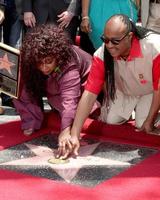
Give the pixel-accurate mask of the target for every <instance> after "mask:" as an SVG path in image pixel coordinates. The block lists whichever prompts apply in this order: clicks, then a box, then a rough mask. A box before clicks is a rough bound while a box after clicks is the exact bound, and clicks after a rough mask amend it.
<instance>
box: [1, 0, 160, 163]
mask: <svg viewBox="0 0 160 200" xmlns="http://www.w3.org/2000/svg"><path fill="white" fill-rule="evenodd" d="M159 9H160V0H112V1H110V0H101V1H99V0H61V1H60V0H34V1H33V0H23V1H21V0H1V1H0V23H1V40H2V41H3V42H4V43H5V44H8V45H10V46H12V47H15V48H19V49H20V52H21V53H20V56H21V68H22V70H21V78H22V80H23V81H22V83H21V84H22V85H21V88H22V89H21V93H20V96H19V98H18V99H13V100H12V99H11V98H10V97H8V96H7V95H4V94H1V98H2V105H5V104H7V103H6V102H13V104H14V106H15V108H16V110H17V112H18V113H19V114H20V117H21V120H22V130H23V133H24V134H25V135H31V134H34V132H35V131H36V130H38V129H40V128H41V125H42V122H43V120H44V116H43V100H42V98H43V97H44V96H46V97H47V98H48V102H49V104H50V105H51V107H52V108H53V109H55V110H57V111H58V112H59V114H60V117H61V131H60V134H59V138H58V146H59V148H58V155H57V157H60V158H63V159H64V158H67V157H68V156H69V155H70V154H72V153H73V154H75V155H78V149H79V147H80V142H79V137H80V132H81V128H82V126H83V124H84V121H85V119H86V118H87V117H88V116H89V115H90V114H91V113H93V112H94V111H95V110H96V109H97V108H98V107H100V110H101V112H100V115H99V116H97V120H101V121H103V122H104V123H107V124H123V123H125V122H126V121H128V120H129V119H130V117H131V115H132V113H133V112H135V127H136V128H137V129H138V130H140V131H142V130H143V131H145V132H146V133H154V130H155V129H156V125H157V124H158V121H159V110H160V14H159ZM137 24H141V25H139V26H138V25H137ZM77 35H79V37H80V42H79V45H78V46H79V47H78V46H76V44H77V38H78V37H77ZM31 41H32V42H31ZM101 93H103V95H102V96H101V95H100V94H101ZM98 101H100V102H98ZM0 112H1V114H2V113H4V110H3V108H2V107H1V110H0ZM4 114H5V113H4ZM53 123H54V122H53Z"/></svg>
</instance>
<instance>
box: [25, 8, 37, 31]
mask: <svg viewBox="0 0 160 200" xmlns="http://www.w3.org/2000/svg"><path fill="white" fill-rule="evenodd" d="M24 23H25V25H26V26H28V27H31V28H33V27H34V26H35V24H36V18H35V16H34V14H33V13H32V12H24Z"/></svg>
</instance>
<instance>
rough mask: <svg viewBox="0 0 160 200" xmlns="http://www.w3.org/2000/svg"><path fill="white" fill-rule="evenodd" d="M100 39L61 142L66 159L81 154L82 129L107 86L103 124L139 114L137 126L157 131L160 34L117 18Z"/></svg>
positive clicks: (159, 98) (107, 26)
mask: <svg viewBox="0 0 160 200" xmlns="http://www.w3.org/2000/svg"><path fill="white" fill-rule="evenodd" d="M102 40H103V42H104V43H103V45H102V46H101V47H100V48H99V49H98V50H97V51H96V52H95V54H94V57H93V62H92V68H91V71H90V74H89V77H88V81H87V84H86V86H85V91H84V93H83V95H82V97H81V100H80V102H79V105H78V109H77V113H76V117H75V120H74V123H73V126H72V129H71V136H70V137H69V138H65V139H64V140H63V138H62V139H61V141H59V152H60V155H62V158H65V157H66V156H68V155H69V154H70V152H73V153H74V154H76V155H78V149H79V146H80V144H79V135H80V131H81V128H82V126H83V123H84V121H85V119H86V118H87V116H88V115H89V113H90V110H91V109H92V106H93V104H94V102H95V101H96V98H97V95H98V94H99V92H100V91H101V90H102V88H104V85H105V88H106V91H105V92H106V98H105V99H104V105H103V106H102V109H101V116H100V120H102V121H103V122H106V123H109V124H122V123H124V122H126V121H127V120H128V119H129V118H130V116H131V114H132V112H133V111H134V110H135V122H136V127H137V128H139V129H140V130H144V131H146V132H147V133H151V132H152V131H153V129H154V125H155V122H156V120H157V117H158V112H159V109H160V35H159V34H156V33H154V32H149V31H148V30H147V29H145V28H142V27H137V26H135V25H134V24H133V22H131V21H130V19H129V18H128V17H127V16H125V15H115V16H112V17H111V18H110V19H109V20H108V21H107V23H106V26H105V29H104V34H103V36H102ZM68 144H69V145H68Z"/></svg>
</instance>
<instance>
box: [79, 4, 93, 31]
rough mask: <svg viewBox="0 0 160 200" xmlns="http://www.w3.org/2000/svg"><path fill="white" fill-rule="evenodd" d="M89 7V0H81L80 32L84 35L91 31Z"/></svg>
mask: <svg viewBox="0 0 160 200" xmlns="http://www.w3.org/2000/svg"><path fill="white" fill-rule="evenodd" d="M89 6H90V0H82V22H81V30H82V31H83V32H85V33H89V32H90V31H91V27H90V23H89V16H88V15H89Z"/></svg>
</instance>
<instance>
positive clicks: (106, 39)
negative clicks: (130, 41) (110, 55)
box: [101, 32, 129, 45]
mask: <svg viewBox="0 0 160 200" xmlns="http://www.w3.org/2000/svg"><path fill="white" fill-rule="evenodd" d="M128 33H129V32H127V33H126V34H125V35H124V36H123V37H122V38H121V39H113V38H111V39H109V38H107V37H105V36H104V35H102V36H101V40H102V41H103V42H104V43H105V44H108V43H109V42H111V43H112V44H113V45H119V43H120V42H121V41H122V40H123V39H124V38H125V37H126V36H127V35H128Z"/></svg>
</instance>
